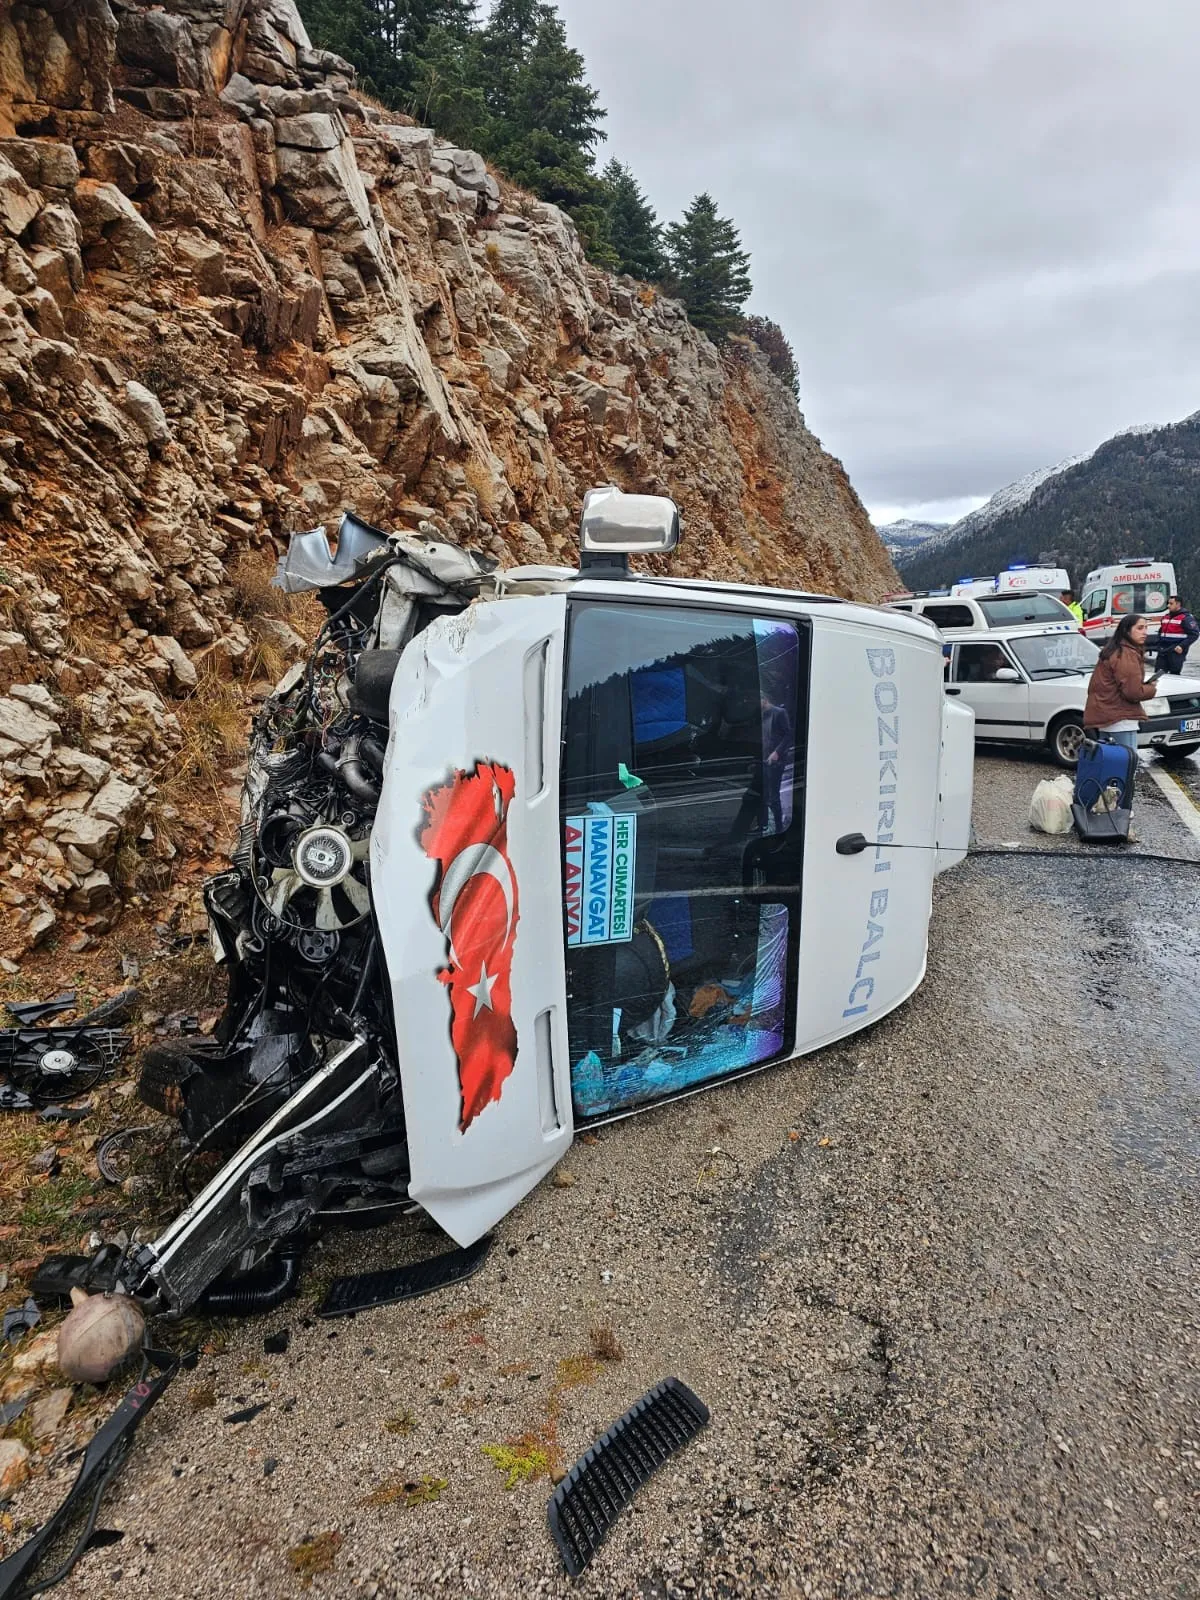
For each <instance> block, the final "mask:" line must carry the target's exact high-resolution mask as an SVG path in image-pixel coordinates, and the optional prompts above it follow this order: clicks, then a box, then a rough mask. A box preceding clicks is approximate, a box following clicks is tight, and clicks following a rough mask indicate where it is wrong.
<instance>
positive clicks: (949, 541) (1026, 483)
mask: <svg viewBox="0 0 1200 1600" xmlns="http://www.w3.org/2000/svg"><path fill="white" fill-rule="evenodd" d="M1196 415H1197V416H1200V412H1198V413H1197V414H1196ZM1184 421H1185V422H1193V421H1195V417H1185V418H1184ZM1172 426H1174V424H1171V423H1162V422H1138V423H1134V425H1133V426H1132V427H1131V428H1122V429H1121V431H1120V433H1115V434H1113V436H1112V439H1129V438H1133V437H1135V436H1137V435H1139V434H1145V433H1158V432H1159V431H1160V430H1161V429H1162V428H1164V427H1172ZM1112 439H1105V440H1104V442H1103V444H1099V445H1097V446H1096V450H1101V449H1103V448H1104V445H1107V444H1111V443H1112ZM1096 450H1087V451H1085V452H1084V453H1083V455H1079V456H1068V457H1067V459H1066V460H1065V461H1059V462H1057V463H1056V464H1055V465H1054V466H1052V467H1035V468H1034V470H1033V471H1032V472H1027V473H1026V474H1025V476H1024V477H1023V478H1018V479H1017V481H1016V482H1015V483H1009V484H1006V485H1005V486H1004V488H1003V489H997V490H996V493H995V494H994V495H993V496H992V498H991V499H990V500H988V501H987V502H986V503H985V504H984V505H981V506H977V507H976V508H975V510H974V511H968V512H967V514H966V516H965V517H960V518H959V519H958V521H957V522H952V523H951V524H950V525H949V526H948V527H947V528H945V529H944V530H943V531H941V532H940V533H937V534H934V535H933V536H932V537H930V538H929V539H928V540H926V541H925V542H924V543H922V544H921V546H920V549H921V554H922V556H925V555H931V554H932V553H933V552H934V551H935V550H946V549H949V547H950V546H951V545H957V544H961V543H962V542H964V541H965V540H967V539H970V538H973V537H975V536H977V535H978V534H981V533H983V532H985V530H986V529H988V528H990V527H991V525H992V523H993V522H996V521H998V520H999V518H1001V517H1003V516H1006V515H1007V514H1008V513H1009V512H1010V511H1019V510H1020V509H1021V507H1022V506H1023V505H1026V504H1028V502H1029V501H1030V500H1031V499H1032V498H1033V495H1034V492H1035V491H1036V490H1038V489H1040V488H1041V487H1042V485H1043V484H1044V483H1049V481H1050V480H1051V478H1057V477H1059V476H1060V475H1061V474H1062V473H1064V472H1067V471H1069V470H1070V468H1071V467H1079V466H1082V465H1083V463H1084V462H1085V461H1090V460H1091V459H1092V457H1093V456H1094V455H1095V454H1096ZM879 532H880V537H881V538H882V537H883V529H882V528H881V529H880V530H879ZM884 542H885V543H886V540H885V541H884ZM910 548H911V547H910Z"/></svg>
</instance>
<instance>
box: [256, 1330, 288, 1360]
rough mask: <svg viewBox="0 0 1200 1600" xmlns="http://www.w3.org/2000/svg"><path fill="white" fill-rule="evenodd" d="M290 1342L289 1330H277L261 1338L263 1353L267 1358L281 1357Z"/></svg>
mask: <svg viewBox="0 0 1200 1600" xmlns="http://www.w3.org/2000/svg"><path fill="white" fill-rule="evenodd" d="M291 1342H292V1332H291V1329H290V1328H277V1329H276V1330H275V1332H274V1333H268V1334H266V1335H264V1337H263V1352H264V1353H265V1354H266V1355H269V1356H281V1355H283V1353H284V1351H285V1350H286V1349H287V1347H288V1345H289V1344H290V1343H291Z"/></svg>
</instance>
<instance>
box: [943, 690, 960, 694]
mask: <svg viewBox="0 0 1200 1600" xmlns="http://www.w3.org/2000/svg"><path fill="white" fill-rule="evenodd" d="M945 692H946V693H947V694H961V693H962V690H961V689H947V690H946V691H945Z"/></svg>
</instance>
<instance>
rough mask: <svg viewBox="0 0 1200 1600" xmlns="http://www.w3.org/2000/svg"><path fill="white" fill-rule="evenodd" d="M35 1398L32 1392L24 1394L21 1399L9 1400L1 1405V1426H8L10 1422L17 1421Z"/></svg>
mask: <svg viewBox="0 0 1200 1600" xmlns="http://www.w3.org/2000/svg"><path fill="white" fill-rule="evenodd" d="M32 1399H33V1395H32V1393H30V1394H26V1395H22V1396H21V1398H20V1399H19V1400H8V1401H6V1402H5V1404H4V1405H2V1406H0V1428H7V1427H8V1425H9V1423H10V1422H15V1421H16V1420H17V1418H18V1417H19V1416H20V1415H21V1413H22V1411H24V1409H25V1407H26V1406H27V1405H28V1404H29V1402H30V1401H31V1400H32Z"/></svg>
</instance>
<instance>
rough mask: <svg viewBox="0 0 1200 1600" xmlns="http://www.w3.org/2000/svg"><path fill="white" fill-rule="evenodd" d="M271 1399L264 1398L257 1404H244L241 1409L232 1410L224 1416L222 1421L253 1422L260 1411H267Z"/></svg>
mask: <svg viewBox="0 0 1200 1600" xmlns="http://www.w3.org/2000/svg"><path fill="white" fill-rule="evenodd" d="M270 1403H271V1402H270V1401H269V1400H262V1401H260V1402H259V1403H258V1405H256V1406H243V1407H242V1409H241V1410H240V1411H231V1412H230V1413H229V1415H228V1416H227V1417H222V1418H221V1420H222V1422H253V1421H254V1419H255V1417H256V1416H257V1415H258V1414H259V1412H260V1411H265V1410H266V1409H267V1407H268V1406H269V1405H270Z"/></svg>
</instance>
